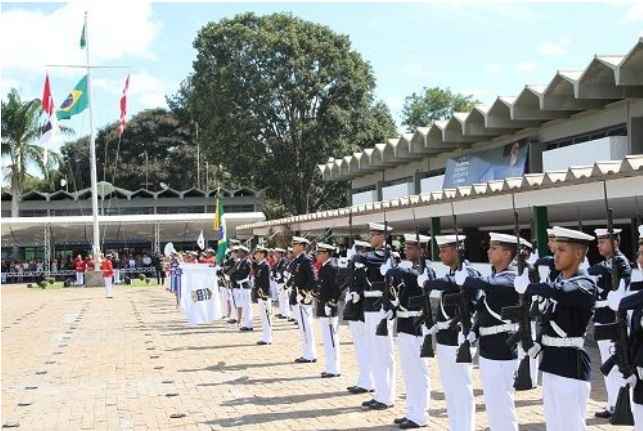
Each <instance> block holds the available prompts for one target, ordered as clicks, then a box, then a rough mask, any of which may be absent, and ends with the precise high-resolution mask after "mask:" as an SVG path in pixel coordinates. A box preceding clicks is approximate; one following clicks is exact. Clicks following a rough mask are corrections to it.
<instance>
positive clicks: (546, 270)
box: [538, 265, 551, 281]
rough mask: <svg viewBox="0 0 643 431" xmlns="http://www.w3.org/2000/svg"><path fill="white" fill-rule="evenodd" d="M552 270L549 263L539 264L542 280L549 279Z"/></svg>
mask: <svg viewBox="0 0 643 431" xmlns="http://www.w3.org/2000/svg"><path fill="white" fill-rule="evenodd" d="M550 272H551V270H550V269H549V267H548V266H547V265H538V276H539V277H540V281H543V280H547V278H548V277H549V273H550Z"/></svg>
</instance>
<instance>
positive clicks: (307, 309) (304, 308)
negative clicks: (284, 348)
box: [294, 304, 317, 360]
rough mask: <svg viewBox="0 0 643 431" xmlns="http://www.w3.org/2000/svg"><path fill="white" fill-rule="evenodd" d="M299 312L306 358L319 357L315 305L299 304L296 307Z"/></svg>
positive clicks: (298, 318) (300, 331)
mask: <svg viewBox="0 0 643 431" xmlns="http://www.w3.org/2000/svg"><path fill="white" fill-rule="evenodd" d="M294 312H295V313H297V322H298V323H299V325H298V326H299V335H300V336H301V350H302V351H303V355H302V357H303V358H304V359H308V360H312V359H317V351H316V350H315V334H314V332H313V326H312V324H313V306H312V305H304V304H297V305H296V306H295V307H294ZM302 319H303V320H302Z"/></svg>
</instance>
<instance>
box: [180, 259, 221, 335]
mask: <svg viewBox="0 0 643 431" xmlns="http://www.w3.org/2000/svg"><path fill="white" fill-rule="evenodd" d="M181 270H182V274H181V308H182V309H183V312H184V313H185V317H186V319H187V320H188V322H189V323H191V324H193V325H199V324H203V323H210V322H212V321H213V320H217V319H220V318H221V317H222V313H221V298H220V297H219V289H218V288H217V275H216V270H215V269H214V268H213V267H211V266H208V265H204V264H194V263H186V264H182V265H181Z"/></svg>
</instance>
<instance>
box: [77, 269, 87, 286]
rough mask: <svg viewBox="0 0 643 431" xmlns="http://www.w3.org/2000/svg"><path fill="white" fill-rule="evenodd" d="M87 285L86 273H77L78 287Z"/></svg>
mask: <svg viewBox="0 0 643 431" xmlns="http://www.w3.org/2000/svg"><path fill="white" fill-rule="evenodd" d="M83 284H85V273H84V272H78V271H76V285H77V286H82V285H83Z"/></svg>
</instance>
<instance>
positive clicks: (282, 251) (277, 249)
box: [272, 247, 286, 253]
mask: <svg viewBox="0 0 643 431" xmlns="http://www.w3.org/2000/svg"><path fill="white" fill-rule="evenodd" d="M272 251H274V252H277V253H285V252H286V250H285V249H283V248H281V247H275V248H273V249H272Z"/></svg>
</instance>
